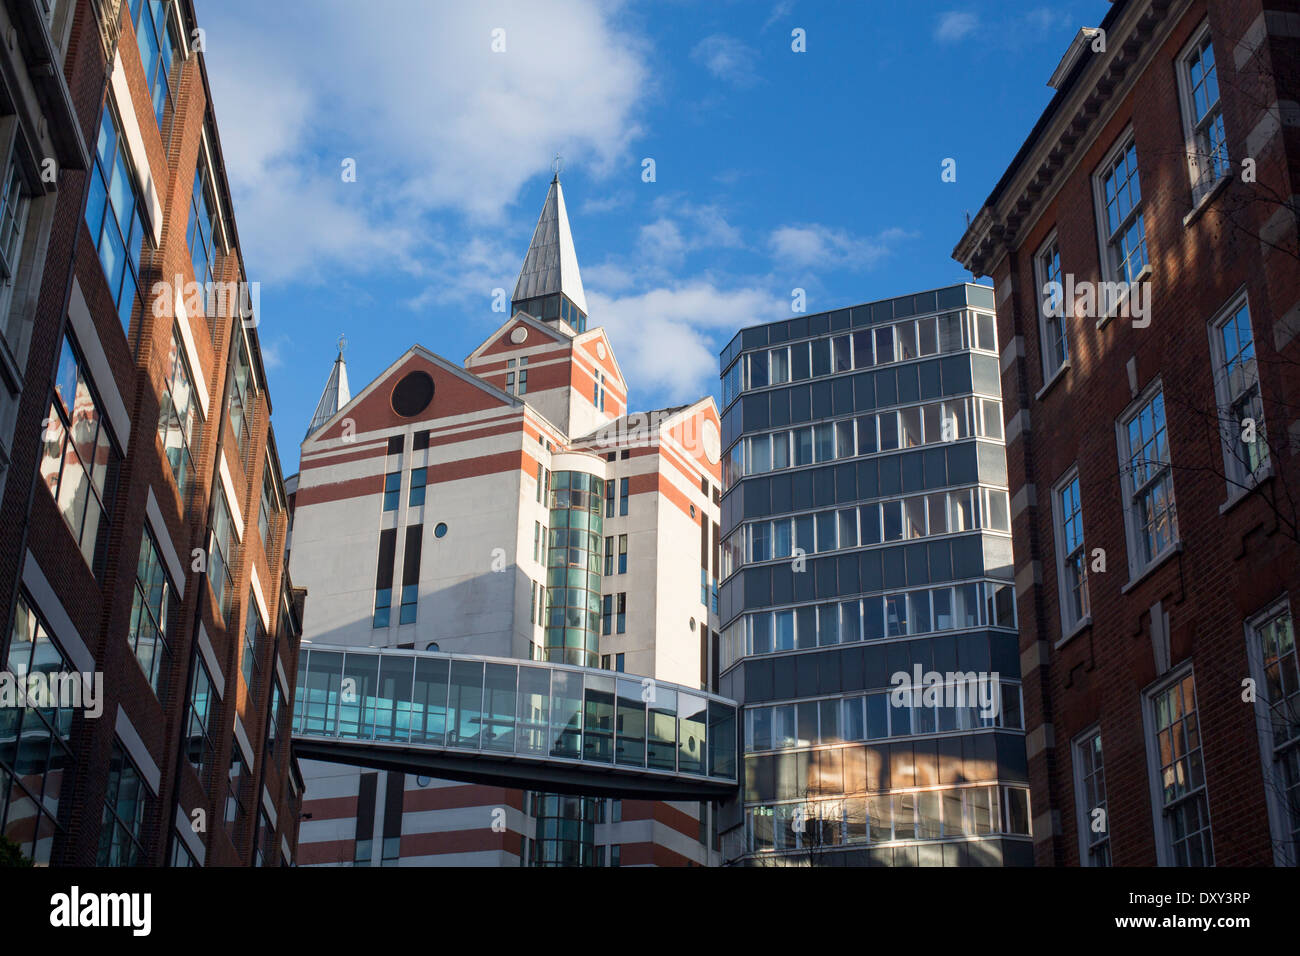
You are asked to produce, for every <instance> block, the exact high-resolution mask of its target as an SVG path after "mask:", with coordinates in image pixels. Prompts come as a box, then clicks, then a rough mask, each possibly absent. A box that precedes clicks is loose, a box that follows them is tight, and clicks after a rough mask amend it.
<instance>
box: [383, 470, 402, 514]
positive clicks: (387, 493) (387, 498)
mask: <svg viewBox="0 0 1300 956" xmlns="http://www.w3.org/2000/svg"><path fill="white" fill-rule="evenodd" d="M401 498H402V473H401V472H400V471H390V472H389V473H388V474H386V475H384V510H385V511H396V510H397V505H398V502H400V501H401Z"/></svg>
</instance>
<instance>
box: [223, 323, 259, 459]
mask: <svg viewBox="0 0 1300 956" xmlns="http://www.w3.org/2000/svg"><path fill="white" fill-rule="evenodd" d="M238 338H239V344H238V349H237V350H236V352H235V373H234V375H232V376H231V382H232V385H233V387H232V388H231V389H230V403H229V405H230V430H231V432H232V433H233V434H234V436H235V442H236V443H237V444H238V446H239V457H240V458H241V459H243V458H244V453H245V452H246V451H247V450H248V434H249V432H250V431H251V429H250V428H249V427H248V425H249V420H250V419H251V418H252V415H253V403H254V401H255V400H256V397H255V396H254V394H253V372H252V367H251V366H250V365H249V363H248V342H247V341H246V340H245V339H244V337H243V336H242V335H240V336H239V337H238Z"/></svg>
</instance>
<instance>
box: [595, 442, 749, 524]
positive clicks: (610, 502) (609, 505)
mask: <svg viewBox="0 0 1300 956" xmlns="http://www.w3.org/2000/svg"><path fill="white" fill-rule="evenodd" d="M737 447H739V446H737ZM624 480H626V479H624ZM625 513H626V512H625ZM605 517H606V518H612V517H614V479H613V478H611V479H610V480H609V481H607V482H605Z"/></svg>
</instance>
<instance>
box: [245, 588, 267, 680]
mask: <svg viewBox="0 0 1300 956" xmlns="http://www.w3.org/2000/svg"><path fill="white" fill-rule="evenodd" d="M246 603H247V605H248V614H247V616H246V617H245V619H244V647H243V652H242V653H241V654H240V657H239V672H240V673H241V674H243V675H244V686H245V687H247V688H248V695H249V697H251V698H256V697H257V692H258V690H259V689H260V688H261V685H262V660H261V657H262V647H263V645H264V644H265V642H266V626H265V625H263V624H262V615H261V614H260V613H259V612H258V610H257V604H256V602H255V601H254V599H253V589H252V588H251V587H250V588H249V589H248V601H247V602H246Z"/></svg>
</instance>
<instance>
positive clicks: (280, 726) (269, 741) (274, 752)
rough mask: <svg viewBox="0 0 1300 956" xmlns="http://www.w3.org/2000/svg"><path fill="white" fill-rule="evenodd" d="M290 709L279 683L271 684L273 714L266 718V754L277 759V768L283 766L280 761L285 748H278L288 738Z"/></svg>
mask: <svg viewBox="0 0 1300 956" xmlns="http://www.w3.org/2000/svg"><path fill="white" fill-rule="evenodd" d="M288 719H289V708H288V707H286V706H285V703H284V691H282V690H281V689H280V685H279V683H278V682H276V683H272V684H271V712H270V713H269V714H268V715H267V718H266V752H267V753H268V754H270V755H271V756H272V757H274V758H275V762H276V766H282V765H283V761H282V760H281V759H280V758H281V757H282V756H283V755H284V752H285V748H283V747H277V746H276V744H277V741H279V740H281V739H283V738H284V737H285V736H286V731H287V730H288V727H287V726H286V725H287V723H288Z"/></svg>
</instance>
